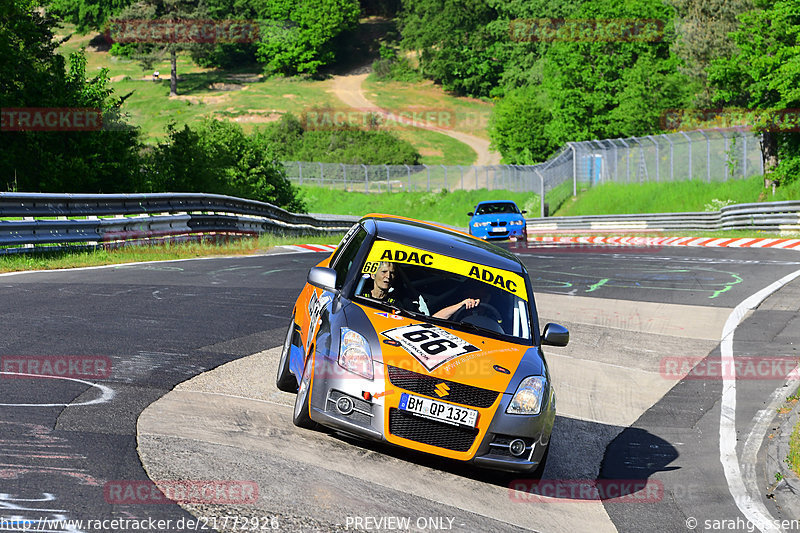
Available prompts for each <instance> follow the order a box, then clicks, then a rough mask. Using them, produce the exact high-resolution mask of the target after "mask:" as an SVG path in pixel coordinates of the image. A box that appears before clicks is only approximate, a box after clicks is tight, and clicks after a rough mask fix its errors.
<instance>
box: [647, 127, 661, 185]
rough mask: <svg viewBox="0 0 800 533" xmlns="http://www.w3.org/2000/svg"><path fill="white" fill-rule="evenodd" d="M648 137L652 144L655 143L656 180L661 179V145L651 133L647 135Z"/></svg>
mask: <svg viewBox="0 0 800 533" xmlns="http://www.w3.org/2000/svg"><path fill="white" fill-rule="evenodd" d="M647 138H648V139H650V140H651V141H653V144H655V145H656V181H661V169H660V168H659V167H661V146H660V145H659V144H658V141H657V140H656V138H655V137H653V136H652V135H648V136H647Z"/></svg>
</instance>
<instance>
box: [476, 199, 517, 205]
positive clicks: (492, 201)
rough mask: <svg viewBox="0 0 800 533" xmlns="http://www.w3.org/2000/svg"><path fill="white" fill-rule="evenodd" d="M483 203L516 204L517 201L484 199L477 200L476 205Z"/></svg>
mask: <svg viewBox="0 0 800 533" xmlns="http://www.w3.org/2000/svg"><path fill="white" fill-rule="evenodd" d="M483 204H514V205H517V202H515V201H514V200H484V201H482V202H478V203H477V205H483Z"/></svg>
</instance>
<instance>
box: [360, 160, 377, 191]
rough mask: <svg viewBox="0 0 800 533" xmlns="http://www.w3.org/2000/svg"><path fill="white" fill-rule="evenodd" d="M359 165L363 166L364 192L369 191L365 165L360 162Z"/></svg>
mask: <svg viewBox="0 0 800 533" xmlns="http://www.w3.org/2000/svg"><path fill="white" fill-rule="evenodd" d="M361 166H362V167H363V168H364V192H365V193H369V175H367V165H365V164H363V163H362V164H361ZM379 192H380V191H379Z"/></svg>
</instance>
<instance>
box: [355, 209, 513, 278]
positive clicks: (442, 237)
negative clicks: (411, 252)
mask: <svg viewBox="0 0 800 533" xmlns="http://www.w3.org/2000/svg"><path fill="white" fill-rule="evenodd" d="M361 221H362V222H363V223H364V224H365V226H366V227H367V230H368V231H370V232H371V233H372V232H374V233H375V234H376V235H377V236H378V237H380V238H383V239H386V240H389V241H394V242H397V243H400V244H405V245H407V246H414V247H416V248H422V249H424V250H427V251H429V252H434V253H439V254H442V255H449V256H451V257H456V258H458V259H463V260H464V261H469V262H472V263H478V264H481V265H485V266H491V267H495V268H501V269H503V270H508V271H510V272H524V268H523V266H522V262H521V261H520V260H519V259H517V257H516V256H515V255H514V254H512V253H510V252H508V251H507V250H504V249H502V248H498V247H497V246H495V245H493V244H490V243H488V242H486V241H484V240H483V239H478V238H476V237H473V236H471V235H468V234H466V233H463V232H460V231H456V230H453V229H449V228H446V227H444V226H439V225H435V224H431V223H428V222H422V221H420V220H414V219H411V218H405V217H397V216H392V215H377V214H370V215H367V216H365V217H364V218H362V219H361ZM368 221H373V222H374V224H375V226H374V230H371V229H370V227H369V224H368Z"/></svg>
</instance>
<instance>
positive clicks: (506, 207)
mask: <svg viewBox="0 0 800 533" xmlns="http://www.w3.org/2000/svg"><path fill="white" fill-rule="evenodd" d="M505 213H519V209H517V206H516V205H514V204H512V203H509V202H498V203H495V204H481V205H479V206H478V208H477V209H476V210H475V214H476V215H496V214H505Z"/></svg>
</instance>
